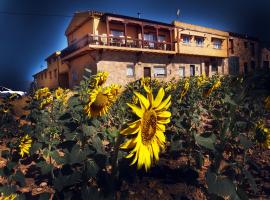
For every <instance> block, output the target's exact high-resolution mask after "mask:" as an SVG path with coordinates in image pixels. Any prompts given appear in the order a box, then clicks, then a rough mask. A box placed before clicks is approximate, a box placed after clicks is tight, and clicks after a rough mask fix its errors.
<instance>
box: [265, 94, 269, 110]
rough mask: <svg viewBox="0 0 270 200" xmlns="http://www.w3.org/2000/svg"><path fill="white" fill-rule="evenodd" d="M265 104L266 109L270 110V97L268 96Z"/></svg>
mask: <svg viewBox="0 0 270 200" xmlns="http://www.w3.org/2000/svg"><path fill="white" fill-rule="evenodd" d="M264 102H265V104H264V107H265V108H266V109H268V110H269V109H270V96H267V97H266V99H265V100H264Z"/></svg>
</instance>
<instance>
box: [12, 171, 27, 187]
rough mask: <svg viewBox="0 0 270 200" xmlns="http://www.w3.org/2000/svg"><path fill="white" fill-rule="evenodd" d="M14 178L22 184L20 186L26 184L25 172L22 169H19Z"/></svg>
mask: <svg viewBox="0 0 270 200" xmlns="http://www.w3.org/2000/svg"><path fill="white" fill-rule="evenodd" d="M13 179H14V180H15V181H16V182H18V183H19V184H20V186H22V187H23V186H25V178H24V174H23V173H22V172H21V171H20V170H17V171H16V174H15V175H14V176H13Z"/></svg>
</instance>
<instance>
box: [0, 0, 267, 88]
mask: <svg viewBox="0 0 270 200" xmlns="http://www.w3.org/2000/svg"><path fill="white" fill-rule="evenodd" d="M178 8H179V9H180V18H179V19H178V20H181V21H184V22H187V23H193V24H197V25H202V26H207V27H211V28H217V29H221V30H226V31H233V32H239V33H242V34H249V35H252V36H256V37H258V38H259V39H260V40H261V41H264V42H267V41H270V21H269V20H270V11H269V10H270V1H269V0H256V1H249V0H245V1H244V0H211V1H210V0H136V1H131V0H125V1H124V0H0V85H2V86H6V87H10V88H12V89H21V90H26V89H27V88H28V86H29V83H30V82H31V81H32V80H33V78H32V75H33V74H34V73H36V72H38V71H40V70H41V69H44V68H45V66H46V63H45V61H44V59H45V58H46V57H47V56H49V55H50V54H51V53H53V52H54V51H57V50H61V49H63V48H65V47H66V45H67V42H66V38H65V35H64V32H65V29H66V27H67V26H68V23H69V21H70V20H71V17H70V16H72V15H73V13H74V12H75V11H85V10H97V11H103V12H111V13H112V12H113V13H116V14H122V15H128V16H134V17H137V13H138V12H141V13H142V14H141V18H146V19H152V20H156V21H162V22H167V23H171V22H172V21H173V20H176V18H177V17H176V10H177V9H178ZM42 66H43V67H42Z"/></svg>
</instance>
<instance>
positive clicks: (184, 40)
mask: <svg viewBox="0 0 270 200" xmlns="http://www.w3.org/2000/svg"><path fill="white" fill-rule="evenodd" d="M182 40H183V43H184V44H189V43H190V36H189V35H183V36H182Z"/></svg>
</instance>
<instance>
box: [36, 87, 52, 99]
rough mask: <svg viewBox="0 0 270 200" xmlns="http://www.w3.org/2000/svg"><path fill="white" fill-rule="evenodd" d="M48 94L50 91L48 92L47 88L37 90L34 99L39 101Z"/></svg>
mask: <svg viewBox="0 0 270 200" xmlns="http://www.w3.org/2000/svg"><path fill="white" fill-rule="evenodd" d="M49 92H50V90H49V88H48V87H45V88H41V89H38V90H37V91H36V92H35V96H34V99H36V100H40V99H41V98H43V97H44V96H47V95H48V93H49Z"/></svg>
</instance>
